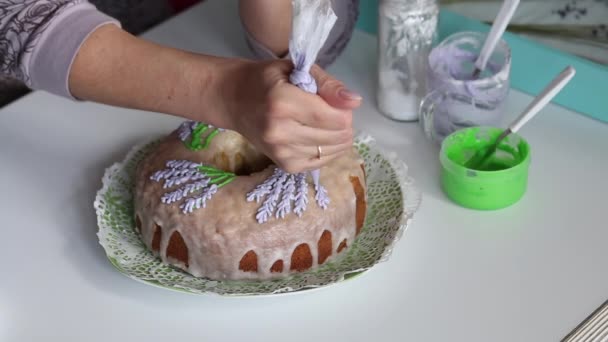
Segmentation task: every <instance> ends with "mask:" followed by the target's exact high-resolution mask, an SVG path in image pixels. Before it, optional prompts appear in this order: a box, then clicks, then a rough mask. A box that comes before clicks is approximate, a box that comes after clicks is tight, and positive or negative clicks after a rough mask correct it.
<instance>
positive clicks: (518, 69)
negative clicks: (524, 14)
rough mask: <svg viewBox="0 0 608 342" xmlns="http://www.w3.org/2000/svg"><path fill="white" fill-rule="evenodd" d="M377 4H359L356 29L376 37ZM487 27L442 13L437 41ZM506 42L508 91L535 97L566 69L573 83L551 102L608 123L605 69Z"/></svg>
mask: <svg viewBox="0 0 608 342" xmlns="http://www.w3.org/2000/svg"><path fill="white" fill-rule="evenodd" d="M377 25H378V4H377V1H376V0H362V1H361V2H360V17H359V21H358V23H357V28H359V29H361V30H363V31H365V32H368V33H371V34H376V33H377ZM489 29H490V27H489V26H488V25H486V24H484V23H481V22H479V21H477V20H473V19H470V18H467V17H464V16H461V15H459V14H456V13H454V12H451V11H447V10H441V14H440V17H439V39H440V40H441V39H443V38H445V37H447V36H449V35H450V34H452V33H455V32H458V31H481V32H487V31H489ZM504 38H505V40H506V41H507V43H508V44H509V46H510V47H511V51H512V55H513V60H512V66H511V87H512V88H514V89H517V90H519V91H522V92H524V93H527V94H530V95H536V94H538V93H539V92H540V91H541V90H542V89H543V88H544V87H545V86H546V85H547V84H548V83H549V82H550V81H551V80H552V79H553V78H554V77H555V76H556V75H557V74H558V73H559V72H561V71H562V70H563V69H564V68H565V67H566V66H567V65H572V66H573V67H574V68H575V69H576V71H577V73H576V76H575V77H574V79H572V81H571V82H570V84H568V86H566V87H565V88H564V89H563V90H562V91H561V92H560V94H559V95H557V96H556V97H555V99H554V100H553V102H554V103H556V104H559V105H561V106H563V107H566V108H568V109H570V110H573V111H576V112H579V113H582V114H585V115H587V116H590V117H592V118H595V119H597V120H601V121H604V122H608V67H606V66H604V65H600V64H597V63H594V62H591V61H588V60H586V59H583V58H580V57H577V56H573V55H570V54H567V53H564V52H562V51H559V50H556V49H553V48H551V47H548V46H546V45H543V44H541V43H537V42H534V41H532V40H529V39H526V38H523V37H520V36H518V35H517V34H513V33H510V32H507V33H506V34H505V36H504Z"/></svg>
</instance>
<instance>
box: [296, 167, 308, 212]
mask: <svg viewBox="0 0 608 342" xmlns="http://www.w3.org/2000/svg"><path fill="white" fill-rule="evenodd" d="M294 201H295V208H294V210H293V212H294V213H295V214H296V215H298V217H300V216H302V214H303V213H304V211H306V207H307V206H308V183H307V182H306V174H305V173H299V174H297V175H296V193H295V195H294Z"/></svg>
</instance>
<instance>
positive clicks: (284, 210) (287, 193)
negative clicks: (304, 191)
mask: <svg viewBox="0 0 608 342" xmlns="http://www.w3.org/2000/svg"><path fill="white" fill-rule="evenodd" d="M295 177H296V176H295V175H289V177H287V180H286V181H285V184H284V185H283V188H284V191H283V195H282V196H281V201H280V202H279V205H278V207H277V213H276V215H275V216H276V218H284V217H285V215H287V214H289V213H290V212H291V201H292V200H293V199H294V192H295V191H296V181H295Z"/></svg>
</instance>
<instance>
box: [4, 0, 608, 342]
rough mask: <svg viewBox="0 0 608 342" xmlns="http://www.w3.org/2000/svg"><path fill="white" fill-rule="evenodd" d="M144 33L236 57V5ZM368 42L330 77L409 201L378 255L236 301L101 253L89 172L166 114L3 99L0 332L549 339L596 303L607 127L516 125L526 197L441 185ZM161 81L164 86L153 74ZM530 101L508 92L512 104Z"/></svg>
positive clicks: (25, 335)
mask: <svg viewBox="0 0 608 342" xmlns="http://www.w3.org/2000/svg"><path fill="white" fill-rule="evenodd" d="M144 37H146V38H148V39H151V40H154V41H157V42H161V43H164V44H168V45H172V46H175V47H180V48H185V49H189V50H193V51H198V52H205V53H210V54H218V55H246V54H247V48H246V46H245V43H244V41H243V39H242V33H241V28H240V24H239V21H238V17H237V12H236V7H235V5H234V0H231V1H219V0H212V1H209V2H208V3H206V4H203V5H199V6H196V7H194V8H193V9H191V10H189V11H188V12H186V13H184V14H182V15H180V16H178V17H176V18H174V19H172V20H170V21H169V22H167V23H165V24H163V25H161V26H160V27H158V28H156V29H154V30H152V31H150V32H148V33H147V34H146V35H144ZM374 63H375V40H374V39H373V37H371V36H369V35H366V34H364V33H356V34H355V36H354V38H353V40H352V41H351V43H350V45H349V47H348V49H347V51H346V52H345V54H344V55H343V56H342V57H341V58H340V60H339V61H338V62H337V63H336V64H335V65H334V66H333V67H331V68H330V71H331V72H332V73H334V74H335V75H337V76H338V77H339V78H340V79H342V80H343V81H344V82H345V83H347V84H348V85H349V86H350V87H351V88H353V89H354V90H356V91H358V92H360V93H361V94H363V96H364V97H365V100H366V101H365V104H364V105H363V106H362V107H361V108H360V109H359V110H357V112H356V113H355V126H356V127H357V128H360V129H364V130H366V131H367V132H369V133H370V134H372V135H373V136H375V137H376V138H377V140H378V141H379V143H380V144H381V145H382V146H384V147H385V148H387V149H392V150H394V151H396V152H397V153H398V154H399V156H400V157H401V158H402V159H403V160H405V161H406V162H407V164H408V165H409V168H410V171H411V174H412V175H413V177H414V178H415V180H416V181H417V184H418V186H419V188H420V189H421V190H422V192H423V203H422V206H421V208H420V210H419V211H418V212H417V213H416V215H415V219H414V222H413V224H412V225H411V227H410V228H409V230H408V231H407V232H406V234H405V236H404V238H403V239H402V240H401V241H400V242H399V243H398V245H397V247H396V250H395V251H394V253H393V255H392V258H391V259H390V260H389V261H388V262H386V263H382V264H380V265H377V266H376V267H374V269H372V270H371V271H370V272H368V273H367V274H366V275H364V276H362V277H358V278H356V279H355V280H353V281H349V282H345V283H341V284H338V285H335V286H331V287H328V288H326V289H323V290H321V291H313V292H308V293H301V294H298V295H292V296H280V297H270V298H252V299H243V298H241V299H235V298H222V297H218V296H194V295H189V294H182V293H175V292H171V291H166V290H162V289H158V288H155V287H151V286H147V285H144V284H141V283H139V282H135V281H133V280H130V279H128V278H127V277H125V276H123V275H122V274H120V273H119V272H117V271H116V270H115V269H114V268H113V267H112V266H111V265H110V263H109V262H108V261H107V260H106V258H105V254H104V251H103V249H102V248H101V247H100V246H99V244H98V241H97V237H96V235H95V234H96V231H97V226H96V218H95V212H94V210H93V199H94V196H95V193H96V191H97V190H98V188H99V187H100V184H101V177H102V175H103V172H104V169H105V168H106V167H108V166H110V165H111V164H112V163H113V162H116V161H119V160H121V159H122V158H123V156H124V154H125V153H126V152H127V151H128V150H129V148H130V147H131V146H132V145H133V144H134V143H136V142H139V141H141V140H143V139H146V138H147V137H149V136H150V135H156V134H162V133H165V132H168V131H169V130H172V129H174V128H175V127H176V125H177V124H178V123H179V122H180V121H181V120H179V119H177V118H173V117H169V116H165V115H161V114H151V113H144V112H139V111H134V110H126V109H120V108H113V107H108V106H102V105H97V104H92V103H74V102H71V101H68V100H65V99H61V98H58V97H55V96H52V95H49V94H46V93H43V92H35V93H32V94H30V95H28V96H26V97H25V98H23V99H21V100H19V101H17V102H15V103H13V104H11V105H9V106H7V107H4V108H3V109H1V110H0V188H1V189H2V191H1V195H0V213H1V217H2V227H1V228H0V229H1V231H2V238H1V241H2V243H1V248H0V259H1V260H3V265H2V268H1V270H0V279H1V281H0V341H6V342H8V341H10V342H12V341H39V340H50V341H55V340H61V341H135V340H142V341H144V340H145V341H170V340H171V341H267V342H269V341H311V340H318V341H330V340H332V341H353V342H354V341H372V340H373V341H494V342H498V341H534V342H539V341H558V340H559V339H561V338H562V337H563V336H564V335H566V334H567V333H568V332H569V331H570V330H571V329H573V328H574V327H575V326H576V325H577V324H578V323H579V322H580V321H581V320H582V319H583V318H584V317H586V316H587V315H588V314H590V313H591V312H592V311H593V309H594V308H596V307H597V306H599V305H600V304H601V303H602V302H603V301H604V300H605V299H606V297H608V271H607V270H608V256H607V255H606V242H608V227H607V224H606V221H607V220H606V214H607V212H608V210H607V209H608V206H607V205H606V203H607V201H606V197H607V195H608V180H607V177H608V152H606V148H607V147H608V125H606V124H603V123H600V122H595V121H593V120H591V119H588V118H586V117H584V116H582V115H579V114H576V113H572V112H569V111H567V110H564V109H561V108H558V107H555V106H550V107H548V108H546V110H545V111H544V113H543V114H541V115H540V116H539V117H538V118H536V119H535V120H533V121H532V122H530V123H529V125H528V126H527V127H524V129H523V130H522V134H523V135H524V136H525V137H526V138H527V139H528V140H529V142H530V143H531V145H532V153H533V163H532V166H531V170H530V179H529V181H530V182H529V191H528V193H527V194H526V196H525V197H524V198H523V199H522V200H521V201H520V202H519V203H518V204H516V205H514V206H512V207H510V208H508V209H504V210H501V211H495V212H479V211H471V210H466V209H462V208H460V207H458V206H456V205H454V204H452V203H451V202H449V201H448V200H447V199H446V197H445V196H444V195H443V194H442V192H441V190H440V188H439V184H438V161H437V156H438V150H437V148H436V147H434V146H432V145H431V144H430V143H429V142H427V141H426V140H425V139H424V138H423V136H422V133H421V131H420V129H419V126H418V125H417V124H406V123H396V122H393V121H390V120H389V119H386V118H384V117H382V116H381V115H380V114H379V113H378V112H377V111H376V109H375V107H374V97H373V93H374V74H375V71H374ZM159 82H162V80H159ZM528 101H530V97H529V96H527V95H523V94H520V93H518V92H515V91H514V92H512V94H511V97H510V99H509V111H510V112H511V113H513V114H515V113H517V112H519V111H520V110H522V109H523V107H524V106H525V105H526V104H527V102H528Z"/></svg>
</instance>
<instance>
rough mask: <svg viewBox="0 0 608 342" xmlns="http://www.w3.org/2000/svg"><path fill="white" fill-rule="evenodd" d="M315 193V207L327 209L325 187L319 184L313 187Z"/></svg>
mask: <svg viewBox="0 0 608 342" xmlns="http://www.w3.org/2000/svg"><path fill="white" fill-rule="evenodd" d="M315 192H316V194H315V200H316V201H317V205H318V206H319V207H321V208H323V210H325V209H327V207H328V206H329V196H327V190H325V187H324V186H323V185H320V184H319V185H317V186H315Z"/></svg>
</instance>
